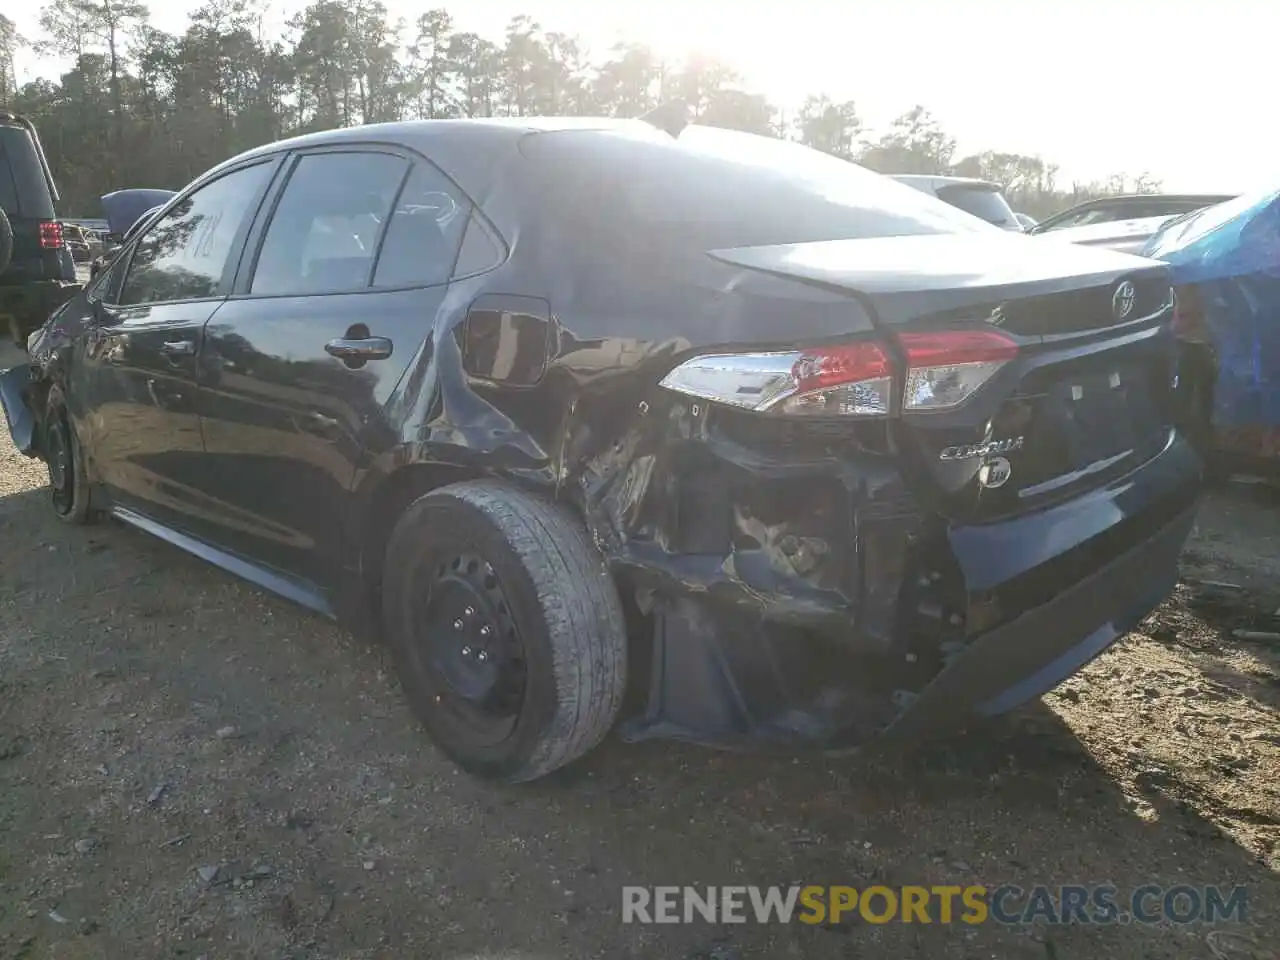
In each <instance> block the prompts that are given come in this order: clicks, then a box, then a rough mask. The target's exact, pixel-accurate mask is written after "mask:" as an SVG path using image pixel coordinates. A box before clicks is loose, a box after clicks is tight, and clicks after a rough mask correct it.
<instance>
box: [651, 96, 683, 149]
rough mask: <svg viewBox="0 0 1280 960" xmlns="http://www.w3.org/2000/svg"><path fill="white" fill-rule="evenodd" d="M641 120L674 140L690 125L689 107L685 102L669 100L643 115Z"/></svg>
mask: <svg viewBox="0 0 1280 960" xmlns="http://www.w3.org/2000/svg"><path fill="white" fill-rule="evenodd" d="M640 119H641V120H643V121H644V122H645V123H647V124H649V125H650V126H653V127H657V128H658V129H659V130H661V131H662V132H663V133H665V134H668V135H669V136H670V137H671V138H672V139H673V140H674V139H676V138H677V137H679V136H680V133H681V132H682V131H683V130H684V128H685V127H687V126H688V125H689V105H688V104H687V103H685V102H684V101H683V100H668V101H667V102H666V103H661V104H659V105H658V106H656V107H654V108H653V109H652V110H650V111H649V112H648V113H644V114H641V115H640Z"/></svg>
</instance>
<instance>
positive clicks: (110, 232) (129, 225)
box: [89, 188, 177, 279]
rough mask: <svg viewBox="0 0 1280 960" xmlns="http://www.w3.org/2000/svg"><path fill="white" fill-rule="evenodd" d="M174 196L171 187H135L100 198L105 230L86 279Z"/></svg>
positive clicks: (95, 273) (101, 266) (100, 267)
mask: <svg viewBox="0 0 1280 960" xmlns="http://www.w3.org/2000/svg"><path fill="white" fill-rule="evenodd" d="M175 196H177V194H176V192H175V191H173V190H155V189H150V188H135V189H129V190H116V191H115V192H114V193H108V194H106V195H105V196H103V197H102V198H101V200H102V210H103V212H104V213H105V214H106V215H107V231H106V233H105V234H103V236H102V250H101V252H100V253H99V254H98V256H97V257H95V258H94V260H93V262H92V263H91V264H90V266H89V278H90V279H93V278H94V277H96V276H97V275H98V273H99V272H100V271H101V270H102V268H103V266H104V265H105V264H106V262H107V261H109V260H110V259H111V258H112V257H113V256H115V253H116V251H117V250H119V249H120V247H121V246H123V245H124V243H125V242H126V241H127V240H128V239H129V238H130V237H131V236H132V235H133V234H134V233H136V232H137V231H138V230H139V229H140V228H141V227H142V225H143V224H144V223H146V221H147V219H148V218H149V217H151V216H153V215H154V214H155V213H157V212H158V211H159V210H160V208H161V207H163V206H164V205H165V204H166V203H168V202H169V201H170V200H172V199H173V198H174V197H175Z"/></svg>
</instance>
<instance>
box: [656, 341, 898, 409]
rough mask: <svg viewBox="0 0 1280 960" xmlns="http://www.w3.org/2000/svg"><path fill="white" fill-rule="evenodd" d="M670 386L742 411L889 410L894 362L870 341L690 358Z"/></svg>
mask: <svg viewBox="0 0 1280 960" xmlns="http://www.w3.org/2000/svg"><path fill="white" fill-rule="evenodd" d="M662 385H663V386H664V387H667V388H668V389H670V390H675V391H677V392H679V393H684V394H687V395H689V396H692V397H701V398H702V399H704V400H713V401H715V402H717V403H723V404H726V405H727V406H731V407H738V408H739V409H743V410H756V411H760V412H766V411H767V412H769V413H781V414H789V415H796V416H818V417H849V416H853V417H874V416H884V415H885V414H887V413H888V412H889V403H890V398H891V397H892V395H893V364H892V362H891V361H890V359H889V355H888V354H887V353H886V352H885V350H884V348H883V347H882V346H881V345H880V344H878V343H876V342H874V341H871V340H860V341H856V342H853V343H844V344H839V345H837V346H829V347H814V348H812V349H809V350H796V351H788V352H785V353H729V354H713V355H707V356H700V357H694V358H693V359H692V360H686V361H685V362H684V363H682V364H680V366H678V367H676V368H675V369H674V370H672V371H671V372H670V373H668V374H667V375H666V376H665V377H664V378H663V379H662Z"/></svg>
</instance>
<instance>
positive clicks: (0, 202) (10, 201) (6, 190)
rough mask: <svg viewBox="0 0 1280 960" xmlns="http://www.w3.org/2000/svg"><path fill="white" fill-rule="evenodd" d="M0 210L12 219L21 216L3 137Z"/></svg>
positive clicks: (0, 157) (0, 156) (1, 147)
mask: <svg viewBox="0 0 1280 960" xmlns="http://www.w3.org/2000/svg"><path fill="white" fill-rule="evenodd" d="M0 210H3V211H4V212H5V213H7V214H9V215H10V216H14V217H16V216H20V215H21V214H22V208H21V207H19V206H18V190H17V187H15V186H14V183H13V171H11V170H10V169H9V151H8V149H6V144H5V141H4V137H3V136H0Z"/></svg>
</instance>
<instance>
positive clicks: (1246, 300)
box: [1142, 189, 1280, 432]
mask: <svg viewBox="0 0 1280 960" xmlns="http://www.w3.org/2000/svg"><path fill="white" fill-rule="evenodd" d="M1142 254H1143V256H1146V257H1152V258H1154V259H1156V260H1164V261H1165V262H1167V263H1168V264H1169V265H1170V267H1171V268H1172V270H1173V282H1174V285H1175V286H1178V287H1182V286H1187V285H1195V287H1196V292H1197V293H1198V294H1199V300H1200V302H1201V303H1202V305H1203V308H1204V313H1205V321H1206V323H1207V325H1208V329H1209V334H1210V337H1211V338H1212V341H1213V346H1214V348H1215V350H1216V352H1217V355H1218V379H1217V383H1216V385H1215V388H1214V392H1213V423H1214V426H1215V427H1216V428H1219V429H1226V430H1228V431H1229V430H1239V429H1245V430H1258V429H1261V430H1263V431H1267V432H1270V431H1274V429H1275V428H1277V427H1280V190H1274V189H1273V190H1269V191H1266V192H1265V193H1254V194H1251V195H1245V196H1242V197H1238V198H1236V199H1235V200H1229V201H1227V202H1226V203H1220V204H1217V205H1216V206H1212V207H1207V208H1205V209H1204V210H1200V211H1198V212H1196V213H1194V214H1192V215H1190V216H1189V217H1186V218H1179V219H1177V220H1174V221H1171V222H1170V223H1169V224H1168V225H1167V226H1165V227H1164V228H1163V229H1162V230H1160V231H1159V232H1158V233H1157V234H1156V235H1155V236H1153V237H1152V238H1151V239H1150V240H1149V241H1148V242H1147V245H1146V246H1145V247H1144V248H1143V250H1142Z"/></svg>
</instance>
